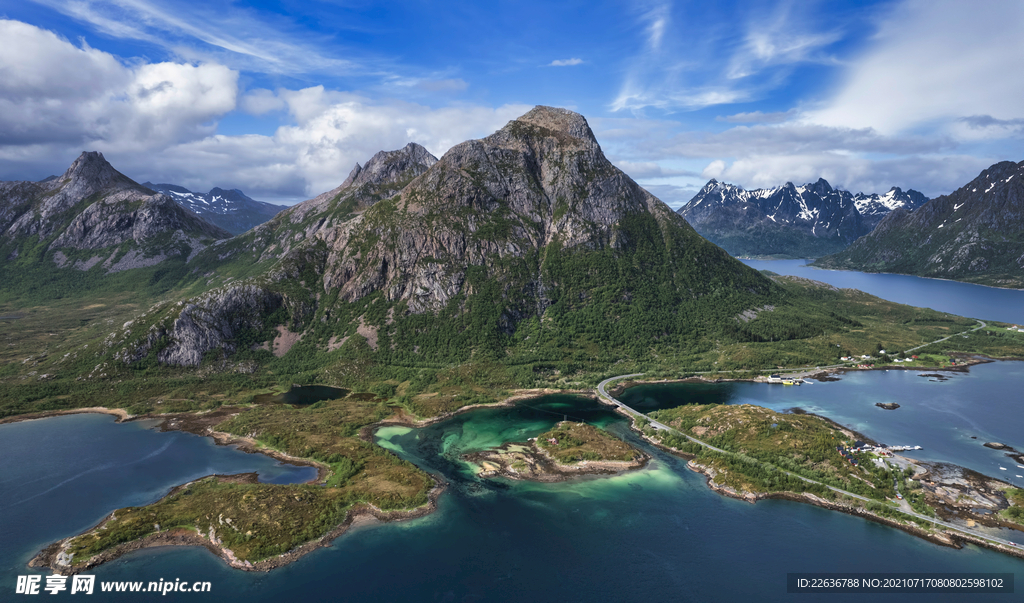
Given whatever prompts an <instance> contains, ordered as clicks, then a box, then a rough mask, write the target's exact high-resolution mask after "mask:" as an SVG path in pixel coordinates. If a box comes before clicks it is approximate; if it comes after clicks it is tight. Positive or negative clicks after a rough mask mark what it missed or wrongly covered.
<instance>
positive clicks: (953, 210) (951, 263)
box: [815, 161, 1024, 287]
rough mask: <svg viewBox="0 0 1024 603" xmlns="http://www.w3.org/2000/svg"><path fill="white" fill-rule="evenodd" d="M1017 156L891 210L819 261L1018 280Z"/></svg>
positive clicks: (1023, 244) (1021, 201) (999, 282)
mask: <svg viewBox="0 0 1024 603" xmlns="http://www.w3.org/2000/svg"><path fill="white" fill-rule="evenodd" d="M1022 220H1024V162H1021V163H1012V162H1009V161H1004V162H1001V163H997V164H995V165H993V166H992V167H990V168H988V169H987V170H985V171H983V172H982V173H981V174H980V175H979V176H978V177H977V178H975V179H974V180H972V181H971V182H970V183H969V184H967V185H966V186H963V187H961V188H960V189H958V190H957V191H955V192H953V193H951V194H949V195H943V196H941V197H938V198H935V199H933V200H931V201H929V202H928V203H926V204H925V205H923V206H922V207H921V208H920V209H917V210H915V211H914V212H907V211H903V210H899V209H897V210H895V211H893V212H892V213H890V214H889V215H888V216H886V218H885V219H883V220H882V221H881V222H880V223H879V225H878V227H877V228H875V230H874V231H873V232H871V234H869V235H867V236H864V237H862V238H860V239H858V240H857V241H855V242H854V243H853V244H852V245H850V247H849V248H848V249H846V250H844V251H843V252H841V253H837V254H835V255H831V256H828V257H824V258H821V259H819V260H818V261H817V262H816V263H815V265H817V266H821V267H824V268H838V269H845V270H861V271H867V272H899V273H903V274H916V275H919V276H928V277H937V278H950V279H956V280H964V281H968V282H977V283H983V284H988V285H995V286H1003V287H1024V241H1022V240H1021V238H1020V224H1021V221H1022Z"/></svg>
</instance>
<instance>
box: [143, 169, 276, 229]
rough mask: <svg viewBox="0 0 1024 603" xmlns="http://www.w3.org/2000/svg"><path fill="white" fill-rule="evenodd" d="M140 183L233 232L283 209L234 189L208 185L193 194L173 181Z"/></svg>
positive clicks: (259, 221)
mask: <svg viewBox="0 0 1024 603" xmlns="http://www.w3.org/2000/svg"><path fill="white" fill-rule="evenodd" d="M142 186H145V187H146V188H149V189H152V190H154V191H157V192H159V193H163V194H165V195H167V196H168V197H170V198H172V199H174V200H175V202H177V203H178V205H180V206H182V207H184V208H185V209H187V210H189V211H191V212H192V213H194V214H196V215H197V216H200V217H201V218H203V219H204V220H206V221H207V222H209V223H211V224H214V225H216V226H219V227H221V228H223V229H224V230H226V231H228V232H230V233H231V234H233V235H236V234H241V233H243V232H245V231H247V230H249V229H250V228H252V227H254V226H257V225H259V224H262V223H264V222H266V221H267V220H269V219H271V218H273V217H274V216H276V215H277V214H278V213H280V212H281V210H283V209H285V206H283V205H273V204H271V203H264V202H263V201H256V200H255V199H251V198H250V197H248V196H247V195H246V194H245V193H243V192H242V191H240V190H238V189H231V190H224V189H222V188H212V189H210V192H208V193H195V192H192V191H190V190H188V189H187V188H185V187H183V186H177V185H175V184H153V183H151V182H146V183H144V184H143V185H142Z"/></svg>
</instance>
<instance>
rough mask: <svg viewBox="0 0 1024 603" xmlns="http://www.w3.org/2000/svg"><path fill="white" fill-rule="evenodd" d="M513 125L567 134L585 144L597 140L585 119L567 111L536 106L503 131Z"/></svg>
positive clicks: (593, 142)
mask: <svg viewBox="0 0 1024 603" xmlns="http://www.w3.org/2000/svg"><path fill="white" fill-rule="evenodd" d="M515 124H528V125H532V126H538V127H540V128H544V129H546V130H550V131H552V132H555V133H559V134H568V135H569V136H572V137H573V138H577V139H579V140H581V141H584V142H587V143H592V144H594V145H596V144H597V138H595V137H594V132H593V131H592V130H591V129H590V124H588V123H587V120H586V118H584V117H583V116H582V115H580V114H579V113H576V112H574V111H570V110H568V109H562V108H559V107H546V106H543V105H537V106H536V107H534V108H533V109H530V110H529V111H527V112H526V114H524V115H522V116H521V117H519V118H517V119H514V120H512V121H511V122H509V124H508V125H507V126H505V128H503V129H508V128H509V127H513V126H514V125H515Z"/></svg>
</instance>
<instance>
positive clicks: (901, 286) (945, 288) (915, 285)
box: [742, 260, 1024, 323]
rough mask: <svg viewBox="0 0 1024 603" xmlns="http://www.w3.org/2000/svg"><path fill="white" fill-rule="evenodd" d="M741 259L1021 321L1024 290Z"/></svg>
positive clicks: (915, 301) (909, 300)
mask: <svg viewBox="0 0 1024 603" xmlns="http://www.w3.org/2000/svg"><path fill="white" fill-rule="evenodd" d="M742 261H743V263H744V264H746V265H747V266H750V267H751V268H755V269H757V270H771V271H772V272H775V273H778V274H792V275H795V276H802V277H804V278H809V279H812V280H816V281H821V282H823V283H828V284H830V285H834V286H836V287H840V288H848V289H860V290H861V291H864V292H866V293H870V294H872V295H877V296H878V297H881V298H882V299H887V300H890V301H894V302H899V303H901V304H909V305H911V306H920V307H923V308H931V309H933V310H939V311H941V312H950V313H952V314H959V315H960V316H970V317H972V318H980V319H982V320H998V321H1002V322H1012V323H1022V322H1024V289H998V288H995V287H985V286H983V285H972V284H969V283H959V282H956V281H946V280H940V279H932V278H921V277H918V276H909V275H906V274H872V273H867V272H853V271H849V270H823V269H821V268H812V267H810V266H808V265H807V262H808V261H809V260H742Z"/></svg>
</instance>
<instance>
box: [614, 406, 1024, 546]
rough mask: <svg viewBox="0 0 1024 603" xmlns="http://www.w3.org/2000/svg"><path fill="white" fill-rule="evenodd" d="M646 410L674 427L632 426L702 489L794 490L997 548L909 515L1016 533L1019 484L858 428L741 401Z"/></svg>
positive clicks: (778, 493) (1022, 519)
mask: <svg viewBox="0 0 1024 603" xmlns="http://www.w3.org/2000/svg"><path fill="white" fill-rule="evenodd" d="M650 416H651V418H652V419H654V420H655V421H658V422H659V423H662V424H664V425H668V426H670V427H672V428H673V429H675V430H678V432H679V433H672V432H671V431H667V430H659V429H654V428H653V427H651V426H650V424H649V422H647V421H646V419H644V418H639V419H638V420H637V422H636V423H635V424H634V427H636V428H638V429H639V430H640V431H641V432H642V433H643V434H644V435H645V437H646V438H647V439H649V440H650V441H652V442H654V443H656V444H659V445H661V446H664V447H666V448H669V449H671V450H674V451H676V452H678V453H681V454H683V455H684V456H687V457H688V458H689V459H690V466H691V468H693V469H695V470H697V471H700V472H701V473H704V474H705V475H706V476H708V481H709V484H710V485H711V487H712V488H714V489H715V490H717V491H719V492H721V493H723V494H726V495H728V496H733V497H736V498H742V499H746V500H749V501H751V502H753V501H755V500H758V499H760V498H766V497H769V498H770V497H781V498H796V499H798V500H804V501H807V502H812V503H814V504H818V505H821V506H825V507H828V508H832V509H836V510H841V511H845V512H848V513H853V514H857V515H862V516H865V517H869V518H873V519H876V520H880V521H884V522H886V523H890V524H891V525H894V526H897V527H901V528H903V529H907V530H909V531H911V532H913V533H915V534H917V535H920V536H923V537H926V538H929V539H932V540H935V541H937V542H941V543H943V544H950V545H956V543H957V542H959V541H960V540H971V541H972V542H976V543H978V544H983V545H985V546H993V545H994V546H997V547H998V546H999V544H998V543H992V542H990V541H986V540H985V539H983V538H978V537H976V536H971V535H967V536H965V535H964V533H963V532H958V531H949V530H944V529H943V527H942V526H939V525H936V524H934V523H933V522H931V521H929V520H928V519H927V518H922V517H919V516H915V515H913V514H912V513H917V514H920V515H924V516H927V517H929V518H938V519H941V520H944V521H947V522H965V523H964V524H962V525H963V527H965V528H972V527H974V526H976V525H985V526H989V527H1009V528H1013V529H1017V530H1022V531H1024V511H1022V509H1024V493H1022V491H1020V490H1017V489H1014V488H1012V487H1009V484H1007V483H1006V482H1002V481H999V480H996V479H993V478H990V477H987V476H984V475H981V474H979V473H977V472H974V471H971V470H969V469H964V468H962V467H957V466H953V465H948V464H943V463H927V462H920V461H916V460H914V459H911V458H908V457H907V456H904V455H902V454H899V453H896V454H893V453H891V452H890V451H887V450H881V451H880V449H879V448H877V447H875V446H874V445H873V443H871V442H865V441H863V440H864V438H863V436H860V435H859V434H856V433H853V432H851V431H849V430H847V429H844V428H842V427H839V426H837V425H836V424H835V423H833V422H831V421H829V420H828V419H825V418H822V417H818V416H815V415H806V414H787V413H777V412H775V411H772V410H770V409H766V408H762V407H759V406H753V405H748V404H744V405H737V406H732V405H689V406H680V407H677V408H673V409H667V410H659V411H655V412H652V413H651V414H650ZM680 434H682V435H680ZM685 436H690V437H693V438H696V439H698V440H699V441H700V442H703V443H704V444H706V445H707V446H704V445H701V444H699V443H696V442H694V441H691V440H690V439H689V438H687V437H685ZM864 444H867V446H864ZM711 447H714V448H717V449H719V450H713V449H711ZM802 478H806V479H802ZM807 480H814V482H816V483H812V482H810V481H807ZM829 487H833V488H838V489H840V490H843V491H845V492H846V493H849V494H844V493H837V492H835V491H834V490H832V489H830V488H829Z"/></svg>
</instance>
